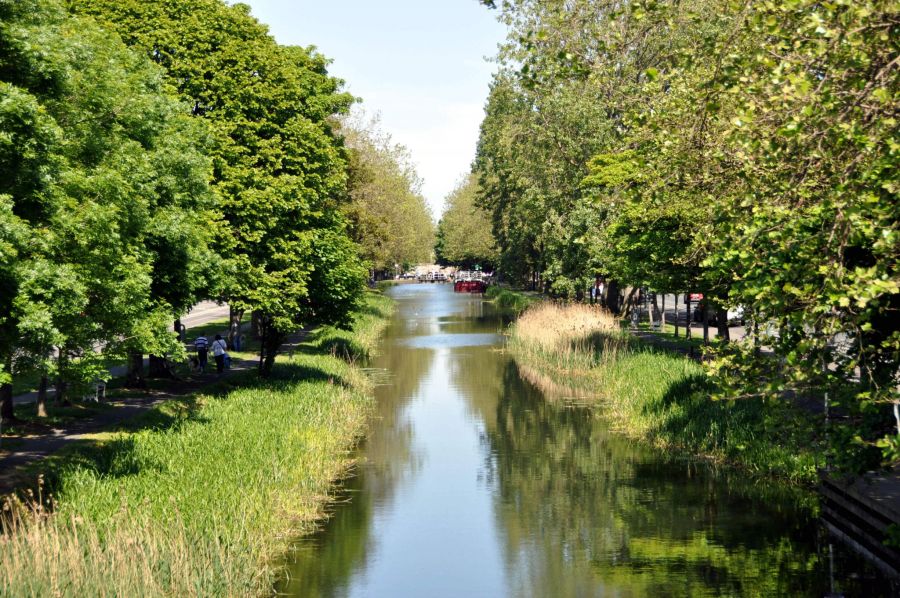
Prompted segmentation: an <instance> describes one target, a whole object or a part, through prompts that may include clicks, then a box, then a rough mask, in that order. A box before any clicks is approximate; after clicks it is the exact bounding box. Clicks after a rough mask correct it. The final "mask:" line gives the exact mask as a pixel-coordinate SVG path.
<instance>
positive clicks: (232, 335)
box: [228, 305, 244, 351]
mask: <svg viewBox="0 0 900 598" xmlns="http://www.w3.org/2000/svg"><path fill="white" fill-rule="evenodd" d="M243 319H244V310H242V309H234V308H233V307H231V305H229V306H228V346H229V347H231V348H232V349H234V350H235V351H240V350H241V340H240V338H241V320H243Z"/></svg>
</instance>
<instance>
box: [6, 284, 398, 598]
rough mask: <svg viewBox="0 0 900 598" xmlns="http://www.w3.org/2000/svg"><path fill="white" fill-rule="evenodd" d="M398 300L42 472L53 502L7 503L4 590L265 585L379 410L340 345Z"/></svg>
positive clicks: (372, 325) (124, 591) (115, 592)
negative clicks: (268, 372)
mask: <svg viewBox="0 0 900 598" xmlns="http://www.w3.org/2000/svg"><path fill="white" fill-rule="evenodd" d="M389 312H390V301H389V300H388V299H386V298H384V297H382V296H379V295H374V294H373V295H371V296H369V297H367V304H366V309H365V310H364V312H363V313H361V314H360V316H358V318H357V321H356V326H355V329H354V333H345V332H341V331H336V330H333V329H324V330H321V331H319V332H318V333H317V334H316V335H315V337H314V338H313V339H311V340H310V341H309V342H308V343H305V344H304V345H301V347H299V350H298V351H296V352H295V353H294V355H293V356H292V357H290V358H288V357H286V356H285V357H283V358H282V359H280V360H279V362H278V363H277V364H276V368H275V371H274V376H273V379H272V380H267V381H262V380H258V379H255V377H253V376H250V375H248V376H245V377H244V378H243V381H242V382H239V383H238V384H239V386H238V387H236V388H231V389H230V390H227V391H224V392H221V393H218V394H210V393H207V394H201V395H197V396H192V397H186V398H184V399H182V400H177V401H170V402H168V403H165V404H164V405H162V406H160V407H159V408H157V409H155V410H153V411H152V412H150V413H148V414H147V416H146V417H145V418H143V420H142V421H141V422H136V423H132V425H131V426H130V427H129V429H130V431H125V432H120V433H117V434H113V435H108V436H105V437H102V438H101V439H100V440H99V441H98V442H97V444H96V445H95V446H92V447H90V448H82V449H80V450H78V451H75V452H73V453H72V454H70V455H68V456H66V457H65V458H63V459H58V460H56V461H55V463H54V465H53V467H52V469H51V470H49V471H47V480H48V485H47V487H48V488H51V489H53V491H54V494H55V496H54V499H53V502H52V507H53V508H52V513H47V512H45V511H44V510H43V507H39V506H34V504H40V503H32V507H31V508H25V507H22V506H21V505H20V506H19V507H18V508H15V509H13V511H14V513H13V511H9V510H8V511H7V513H6V516H7V526H8V529H7V533H6V534H4V535H3V536H0V595H10V596H62V595H71V596H88V595H89V596H149V595H152V596H159V595H169V596H186V595H216V596H218V595H223V596H243V595H251V594H261V593H266V592H268V591H269V589H270V588H271V584H272V581H273V579H274V577H275V575H276V573H277V571H276V565H275V564H276V563H277V562H279V557H280V555H281V554H282V553H283V552H284V550H286V548H287V547H288V545H289V543H290V541H291V539H292V538H294V537H295V536H296V535H298V534H303V533H307V532H309V531H311V530H312V529H314V526H315V525H316V521H318V520H319V519H320V518H321V517H322V515H323V507H324V505H325V504H326V502H327V500H328V495H329V492H330V491H331V487H332V486H331V484H332V482H333V481H334V480H335V479H336V478H338V477H339V476H341V475H342V474H343V473H344V472H345V471H346V469H347V467H348V466H350V465H351V458H350V449H351V448H352V446H353V444H354V443H355V441H356V439H357V438H358V437H359V436H360V435H361V434H362V433H363V432H364V430H365V426H366V422H367V418H368V416H369V414H370V412H371V399H370V390H371V388H370V382H369V381H368V380H367V378H366V377H365V375H364V373H363V372H362V370H361V369H360V368H359V367H356V366H355V365H354V364H353V363H351V362H349V361H347V360H345V359H342V358H340V357H341V355H342V354H341V353H340V352H333V351H331V348H332V345H330V344H329V339H347V338H348V337H352V343H351V346H352V347H353V350H354V351H355V353H353V354H348V355H350V356H351V357H352V358H356V357H359V356H361V355H364V354H367V353H369V352H371V351H372V350H373V349H374V345H375V344H376V342H377V339H378V336H379V335H380V332H381V330H382V329H383V326H384V323H385V320H384V318H385V317H386V315H387V314H389Z"/></svg>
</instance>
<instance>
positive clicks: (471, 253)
mask: <svg viewBox="0 0 900 598" xmlns="http://www.w3.org/2000/svg"><path fill="white" fill-rule="evenodd" d="M477 193H478V181H477V180H476V178H475V176H474V175H469V176H467V177H466V178H464V179H463V180H461V181H460V182H459V183H458V184H457V186H456V188H455V189H454V190H453V191H451V192H450V194H449V195H448V196H447V199H446V204H445V208H444V214H443V216H441V221H440V222H439V223H438V233H437V235H438V239H439V242H438V244H437V245H436V247H435V253H436V254H437V259H438V262H440V263H446V264H453V265H456V266H464V267H467V268H471V267H473V266H474V265H475V264H478V265H480V266H481V267H482V268H483V269H485V270H492V269H493V268H494V267H495V265H496V264H497V262H498V260H499V252H498V251H497V244H496V242H495V240H494V236H493V234H492V232H491V220H490V216H489V215H488V213H487V212H486V211H485V210H484V209H483V208H481V207H479V206H477V205H475V200H476V195H477Z"/></svg>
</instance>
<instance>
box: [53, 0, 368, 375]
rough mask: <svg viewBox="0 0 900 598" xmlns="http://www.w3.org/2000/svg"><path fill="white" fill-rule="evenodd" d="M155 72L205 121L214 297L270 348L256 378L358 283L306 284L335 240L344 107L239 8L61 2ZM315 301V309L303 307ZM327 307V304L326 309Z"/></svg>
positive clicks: (318, 62) (320, 63) (294, 51)
mask: <svg viewBox="0 0 900 598" xmlns="http://www.w3.org/2000/svg"><path fill="white" fill-rule="evenodd" d="M69 5H70V6H71V8H72V9H73V10H74V11H76V12H78V13H80V14H90V15H92V16H94V17H95V18H97V19H98V20H100V22H101V23H103V24H104V25H105V26H107V27H109V28H110V29H112V30H115V31H117V32H118V33H119V34H120V35H122V37H123V39H125V41H126V42H127V43H128V44H129V45H131V46H133V47H134V48H136V49H139V50H140V51H141V52H143V53H144V54H145V55H147V56H148V57H150V58H151V59H152V60H154V61H156V62H157V63H159V64H160V65H162V66H164V67H165V69H166V72H167V74H168V81H169V82H170V84H171V85H173V86H174V87H176V88H177V90H178V93H179V94H180V96H181V97H182V98H183V99H184V101H186V102H189V103H190V104H191V106H192V107H193V109H192V112H193V114H194V115H196V116H198V117H202V119H203V120H205V121H206V122H208V123H209V125H210V129H211V131H212V137H213V139H212V145H211V148H210V153H211V155H212V157H213V164H214V172H213V174H214V180H213V186H214V189H215V191H216V192H217V194H218V195H219V198H220V201H219V208H220V209H221V211H222V213H223V217H224V220H225V222H226V229H225V231H223V234H222V235H219V236H218V237H217V239H216V241H217V243H216V246H217V249H218V251H219V253H220V255H221V256H222V258H223V259H222V260H221V262H220V263H219V268H220V270H221V271H223V272H225V273H227V274H228V278H227V280H226V282H225V284H224V285H223V286H222V289H221V298H222V299H224V300H227V301H228V303H229V304H230V305H231V306H232V307H233V308H234V309H236V310H237V311H239V312H242V311H243V310H245V309H252V310H256V311H258V312H259V313H260V315H261V319H262V321H263V323H264V326H263V329H264V330H265V331H266V333H267V334H268V335H270V337H271V338H269V339H268V340H267V342H264V343H263V348H264V352H265V353H268V355H264V358H265V359H264V360H263V361H262V362H261V363H263V364H264V368H263V373H266V372H268V371H269V370H270V368H271V364H272V362H273V359H272V358H273V357H274V352H277V349H278V347H279V346H280V344H281V340H282V339H283V338H284V335H285V334H287V333H289V332H291V331H293V330H295V329H296V328H298V327H301V326H305V325H313V324H317V323H322V322H323V321H340V320H342V319H344V318H345V317H346V314H342V313H340V312H339V311H338V310H335V309H331V308H330V307H326V306H338V305H340V306H342V308H348V307H350V306H352V304H353V302H352V301H351V302H350V303H349V304H348V303H347V302H345V301H343V300H342V298H343V297H344V296H346V295H347V293H346V292H345V289H346V288H350V287H352V288H354V289H355V293H353V294H352V295H353V296H358V295H359V292H361V289H362V288H363V282H364V278H363V276H361V275H360V273H361V269H360V268H359V267H358V260H357V258H355V257H354V256H352V255H349V254H343V255H344V257H345V258H346V259H349V260H351V261H356V265H350V266H348V267H347V268H341V269H339V270H336V271H335V273H332V275H330V276H329V277H327V279H328V280H330V281H332V282H334V275H336V273H337V272H340V273H342V274H344V275H345V276H347V278H344V279H342V280H340V283H339V284H338V285H337V286H336V287H333V288H335V289H336V295H335V296H334V297H332V296H331V295H329V288H328V287H325V288H316V287H315V285H317V284H320V283H322V282H323V281H325V280H326V278H325V277H322V276H314V272H316V269H315V266H314V264H315V263H316V262H317V260H319V258H320V257H321V252H320V251H319V250H317V249H316V248H317V247H318V246H319V244H320V243H322V242H323V240H326V239H328V240H334V239H335V238H336V236H335V235H345V234H346V233H345V232H344V228H345V222H344V219H343V218H342V217H341V214H340V211H339V209H338V207H339V205H338V201H339V199H340V198H341V197H343V195H344V190H345V186H346V182H347V179H346V163H345V160H344V151H343V149H342V148H341V145H340V143H339V140H338V139H337V136H336V134H335V132H334V127H333V124H332V121H331V119H332V117H333V116H334V115H336V114H340V113H343V112H345V111H346V110H347V109H348V107H349V106H350V104H351V102H352V97H351V96H350V95H349V94H347V93H343V92H341V91H340V86H341V84H342V82H341V81H340V80H338V79H335V78H333V77H331V76H329V75H328V72H327V64H328V61H327V60H326V59H325V58H324V57H322V56H321V55H320V54H318V53H316V52H315V51H314V50H313V49H312V48H308V49H306V48H299V47H285V46H280V45H278V44H277V43H276V42H275V40H274V39H273V38H272V37H271V36H270V35H269V33H268V31H267V29H266V27H265V26H263V25H262V24H260V23H259V22H258V21H257V20H256V19H254V18H253V17H252V16H250V14H249V7H248V6H247V5H244V4H236V5H234V6H229V5H226V4H225V3H223V2H219V1H218V0H201V1H199V2H186V1H170V2H162V3H156V2H153V3H148V2H141V1H139V0H128V1H125V2H121V1H119V0H101V1H94V0H90V1H87V0H70V2H69ZM313 299H315V300H317V301H320V302H322V303H321V304H320V305H317V306H316V307H315V308H312V309H311V308H310V302H311V301H312V300H313ZM331 299H334V300H335V301H331Z"/></svg>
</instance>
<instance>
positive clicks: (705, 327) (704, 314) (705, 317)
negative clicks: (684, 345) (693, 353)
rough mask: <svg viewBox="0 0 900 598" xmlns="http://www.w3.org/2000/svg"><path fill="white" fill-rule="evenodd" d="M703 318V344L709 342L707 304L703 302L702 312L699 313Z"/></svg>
mask: <svg viewBox="0 0 900 598" xmlns="http://www.w3.org/2000/svg"><path fill="white" fill-rule="evenodd" d="M700 316H701V317H702V318H703V344H704V345H708V344H709V306H708V305H707V304H705V303H704V304H703V312H702V313H701V314H700Z"/></svg>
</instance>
